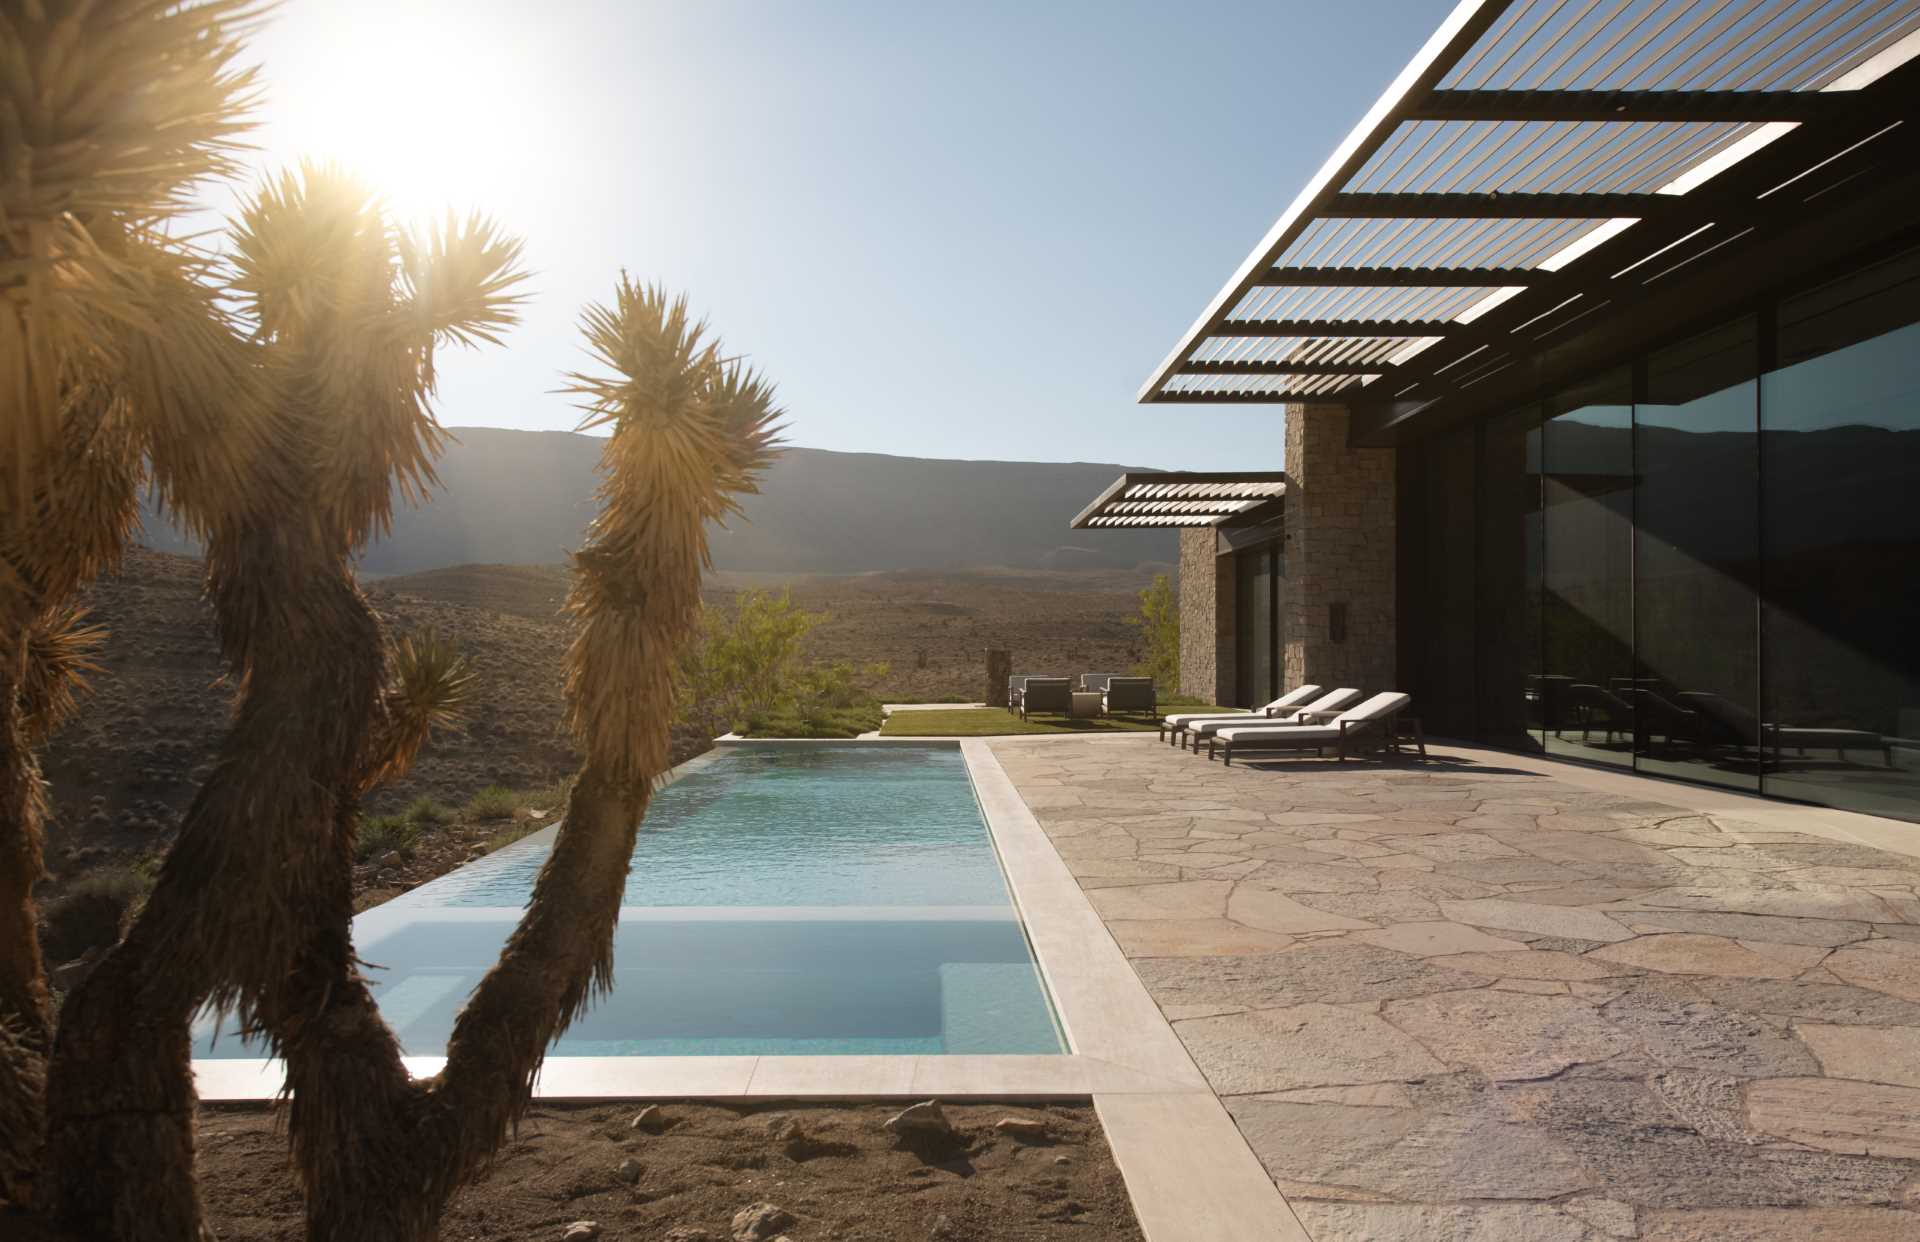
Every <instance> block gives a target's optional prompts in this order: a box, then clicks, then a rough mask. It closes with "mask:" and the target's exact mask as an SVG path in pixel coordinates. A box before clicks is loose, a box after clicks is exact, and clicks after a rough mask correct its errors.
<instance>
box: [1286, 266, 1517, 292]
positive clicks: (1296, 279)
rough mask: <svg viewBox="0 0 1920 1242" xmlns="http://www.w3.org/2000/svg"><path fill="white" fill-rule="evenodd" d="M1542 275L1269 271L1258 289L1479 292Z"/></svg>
mask: <svg viewBox="0 0 1920 1242" xmlns="http://www.w3.org/2000/svg"><path fill="white" fill-rule="evenodd" d="M1539 275H1540V273H1537V272H1534V271H1531V270H1529V269H1526V268H1487V267H1270V268H1268V269H1267V270H1266V271H1265V272H1263V273H1261V274H1260V276H1259V277H1257V278H1256V279H1255V281H1254V284H1255V285H1257V286H1278V287H1290V288H1297V289H1320V288H1333V289H1478V288H1500V287H1502V286H1505V285H1526V284H1531V283H1533V281H1534V280H1535V279H1537V278H1538V277H1539Z"/></svg>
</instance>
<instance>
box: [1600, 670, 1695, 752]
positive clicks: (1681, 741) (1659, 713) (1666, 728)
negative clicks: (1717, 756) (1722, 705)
mask: <svg viewBox="0 0 1920 1242" xmlns="http://www.w3.org/2000/svg"><path fill="white" fill-rule="evenodd" d="M1614 685H1615V688H1616V689H1617V690H1618V691H1619V693H1620V697H1621V698H1622V699H1624V700H1626V701H1627V702H1628V703H1630V704H1632V705H1633V716H1632V720H1633V738H1634V745H1635V746H1637V747H1638V748H1639V749H1640V750H1642V751H1645V752H1648V753H1651V752H1652V751H1653V749H1654V742H1653V739H1654V737H1655V736H1656V735H1657V736H1658V737H1660V738H1661V739H1662V740H1663V743H1664V746H1665V749H1666V751H1668V752H1671V751H1672V750H1673V748H1674V747H1676V746H1681V745H1686V746H1696V745H1700V744H1702V743H1703V741H1704V735H1705V733H1706V725H1707V721H1706V719H1705V718H1704V717H1702V716H1701V715H1700V714H1699V713H1698V712H1696V711H1694V710H1693V709H1692V708H1690V707H1681V706H1680V705H1679V704H1677V703H1674V702H1672V701H1671V700H1669V699H1666V698H1663V697H1661V696H1660V695H1659V694H1657V693H1656V692H1654V691H1652V690H1649V689H1647V688H1646V687H1645V686H1644V685H1641V686H1636V685H1633V684H1631V683H1630V682H1625V681H1616V682H1615V683H1614Z"/></svg>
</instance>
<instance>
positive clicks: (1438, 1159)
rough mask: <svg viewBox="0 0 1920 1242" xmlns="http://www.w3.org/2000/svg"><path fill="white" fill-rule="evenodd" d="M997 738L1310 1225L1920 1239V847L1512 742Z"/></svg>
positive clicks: (1369, 1231) (1138, 966)
mask: <svg viewBox="0 0 1920 1242" xmlns="http://www.w3.org/2000/svg"><path fill="white" fill-rule="evenodd" d="M992 748H993V751H994V754H995V756H996V757H997V758H998V759H999V761H1000V763H1001V765H1002V766H1003V767H1004V769H1005V771H1006V773H1007V775H1008V777H1009V778H1010V779H1011V780H1012V781H1013V783H1014V785H1015V787H1016V788H1017V790H1018V791H1019V793H1020V796H1021V797H1022V798H1023V799H1024V800H1025V801H1026V802H1027V804H1028V805H1029V806H1030V807H1031V808H1032V809H1033V811H1034V814H1035V816H1036V817H1037V818H1038V820H1039V821H1040V823H1041V825H1042V827H1043V828H1044V830H1045V831H1046V833H1047V835H1048V837H1049V838H1050V839H1051V840H1052V842H1053V844H1054V845H1055V847H1056V848H1057V849H1058V850H1059V852H1060V854H1061V856H1062V857H1063V858H1064V859H1065V861H1066V862H1067V865H1068V867H1069V868H1070V869H1071V870H1072V872H1073V874H1074V875H1075V877H1076V878H1078V880H1079V882H1080V884H1081V886H1082V887H1083V888H1084V889H1086V890H1088V894H1089V897H1090V899H1091V900H1092V902H1093V904H1094V906H1095V908H1096V909H1097V910H1098V912H1099V913H1100V915H1101V917H1102V918H1103V919H1104V920H1105V922H1106V925H1107V928H1108V930H1109V931H1110V932H1111V933H1112V935H1113V937H1114V939H1115V940H1116V941H1117V942H1118V944H1119V945H1120V947H1121V949H1122V950H1123V951H1124V952H1125V953H1126V955H1127V956H1128V958H1130V959H1131V961H1132V964H1133V966H1134V968H1135V970H1136V971H1137V972H1138V973H1139V975H1140V977H1141V979H1142V981H1143V982H1144V983H1145V984H1146V986H1147V989H1148V991H1149V993H1150V994H1151V995H1152V996H1153V998H1154V1000H1155V1001H1156V1002H1157V1003H1158V1004H1159V1005H1160V1007H1161V1010H1162V1011H1163V1012H1164V1013H1165V1014H1166V1016H1167V1018H1168V1019H1169V1020H1171V1021H1172V1022H1173V1023H1174V1029H1175V1030H1176V1032H1177V1033H1178V1034H1179V1036H1180V1037H1181V1039H1182V1040H1183V1041H1184V1042H1185V1044H1186V1047H1187V1049H1188V1051H1189V1053H1190V1054H1191V1055H1192V1056H1193V1058H1194V1060H1195V1062H1196V1063H1197V1064H1198V1065H1199V1067H1200V1068H1201V1070H1202V1071H1203V1072H1204V1074H1205V1075H1206V1077H1207V1079H1208V1082H1209V1083H1210V1085H1211V1086H1212V1087H1213V1089H1214V1090H1215V1091H1216V1092H1217V1093H1218V1094H1219V1095H1220V1097H1221V1098H1222V1100H1224V1101H1225V1103H1226V1105H1227V1107H1228V1109H1229V1111H1230V1112H1231V1113H1232V1115H1233V1117H1234V1119H1235V1121H1236V1122H1237V1123H1238V1124H1239V1126H1240V1129H1241V1131H1242V1133H1243V1134H1244V1135H1245V1137H1246V1139H1247V1141H1248V1143H1249V1144H1250V1145H1251V1146H1252V1148H1253V1150H1254V1152H1255V1153H1256V1154H1257V1155H1258V1156H1259V1158H1260V1160H1261V1161H1262V1162H1263V1163H1264V1164H1265V1165H1266V1167H1267V1170H1268V1172H1269V1173H1270V1174H1271V1175H1272V1176H1273V1179H1274V1181H1275V1182H1276V1184H1277V1185H1278V1186H1279V1187H1280V1189H1281V1191H1282V1192H1283V1193H1284V1194H1285V1195H1286V1196H1287V1198H1288V1200H1289V1202H1290V1203H1291V1205H1292V1207H1293V1209H1294V1211H1295V1213H1296V1214H1297V1215H1298V1217H1299V1219H1300V1220H1301V1222H1302V1223H1303V1224H1304V1225H1305V1227H1306V1229H1307V1231H1308V1232H1309V1234H1311V1236H1312V1237H1313V1238H1314V1239H1315V1242H1335V1240H1339V1242H1347V1240H1355V1242H1357V1240H1360V1239H1366V1240H1368V1242H1393V1240H1401V1239H1405V1240H1412V1239H1421V1240H1423V1242H1425V1240H1437V1242H1469V1240H1471V1242H1523V1240H1524V1242H1603V1240H1606V1239H1615V1238H1640V1239H1648V1240H1657V1242H1708V1240H1710V1239H1711V1240H1713V1242H1789V1240H1792V1242H1801V1240H1803V1239H1822V1240H1826V1242H1840V1240H1842V1239H1846V1240H1849V1242H1850V1240H1853V1239H1861V1240H1866V1239H1874V1240H1876V1242H1911V1240H1920V888H1917V887H1916V886H1920V858H1915V857H1912V856H1909V855H1907V854H1904V853H1893V852H1889V851H1886V850H1881V849H1875V848H1872V847H1869V846H1866V845H1862V844H1859V843H1857V842H1853V841H1842V840H1836V839H1835V837H1836V836H1837V835H1839V834H1838V833H1836V832H1832V831H1827V832H1824V833H1816V832H1814V831H1793V830H1788V829H1784V828H1782V827H1781V822H1782V817H1781V814H1780V811H1781V809H1782V808H1779V807H1777V806H1772V807H1768V808H1766V813H1765V814H1763V815H1761V814H1756V816H1755V818H1754V819H1752V820H1742V819H1738V818H1734V817H1731V816H1729V815H1727V814H1726V813H1725V812H1724V810H1723V809H1722V808H1723V807H1724V805H1725V803H1726V802H1727V798H1726V797H1725V796H1724V795H1719V794H1713V793H1708V794H1706V795H1705V797H1704V799H1694V798H1692V797H1691V796H1690V795H1689V794H1688V793H1687V792H1686V791H1684V790H1681V789H1678V788H1677V787H1675V786H1672V785H1667V784H1662V783H1657V782H1651V781H1638V780H1635V781H1631V782H1630V783H1623V782H1622V781H1621V779H1620V778H1618V777H1609V778H1607V780H1608V782H1609V783H1608V784H1606V786H1605V790H1606V791H1605V792H1602V791H1600V790H1597V789H1595V788H1591V787H1583V785H1582V783H1580V781H1579V780H1578V779H1577V777H1576V779H1557V778H1555V777H1551V776H1547V775H1542V774H1541V773H1540V772H1539V771H1534V770H1527V769H1528V768H1538V767H1540V766H1541V765H1538V764H1531V763H1526V764H1522V763H1519V762H1514V763H1507V762H1503V760H1502V757H1501V756H1498V755H1497V754H1494V753H1492V752H1477V753H1475V755H1474V758H1473V759H1472V760H1467V759H1460V758H1456V759H1451V760H1449V759H1441V760H1439V761H1436V762H1432V763H1429V764H1426V765H1412V764H1408V765H1403V766H1386V765H1378V764H1372V763H1365V764H1354V763H1349V764H1345V765H1340V764H1336V763H1334V762H1332V761H1324V762H1323V761H1319V760H1313V759H1283V760H1279V761H1277V762H1272V763H1265V764H1255V765H1252V766H1248V767H1242V766H1239V765H1236V766H1234V767H1233V768H1230V769H1229V768H1225V767H1223V766H1222V765H1220V764H1218V763H1209V762H1207V761H1206V760H1205V759H1204V758H1202V757H1197V756H1194V755H1192V754H1189V753H1185V752H1180V751H1175V750H1172V749H1170V748H1168V747H1166V746H1164V745H1161V744H1158V743H1156V742H1155V741H1154V740H1153V739H1152V738H1151V737H1103V738H1098V739H1084V738H1007V739H1000V740H996V741H994V742H993V743H992ZM1592 784H1593V782H1586V785H1589V786H1591V785H1592ZM1688 802H1697V803H1698V805H1712V806H1713V807H1714V808H1715V810H1714V813H1711V814H1707V813H1701V812H1700V811H1697V810H1690V809H1689V808H1688V806H1687V805H1685V804H1686V803H1688ZM1753 805H1754V806H1755V807H1756V808H1758V807H1760V805H1761V804H1758V803H1754V804H1753ZM1785 809H1786V810H1789V811H1791V810H1792V809H1791V808H1785ZM1796 814H1797V813H1796ZM1804 816H1805V819H1806V825H1807V826H1808V827H1812V826H1813V822H1814V821H1815V820H1820V821H1821V822H1823V823H1824V822H1826V821H1828V820H1831V819H1833V818H1834V817H1835V813H1832V812H1806V813H1804ZM1863 822H1866V823H1868V824H1869V825H1871V826H1874V828H1875V830H1876V831H1880V832H1885V831H1887V829H1888V825H1887V823H1886V821H1863ZM1896 831H1898V830H1896ZM1912 832H1913V834H1914V837H1915V838H1916V839H1917V840H1920V825H1916V826H1913V827H1912Z"/></svg>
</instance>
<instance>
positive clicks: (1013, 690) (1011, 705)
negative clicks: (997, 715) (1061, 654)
mask: <svg viewBox="0 0 1920 1242" xmlns="http://www.w3.org/2000/svg"><path fill="white" fill-rule="evenodd" d="M1035 676H1036V675H1035V674H1032V673H1022V674H1019V675H1016V676H1013V677H1009V678H1007V710H1008V711H1009V712H1017V711H1019V710H1020V699H1021V697H1022V696H1023V695H1025V694H1026V692H1027V683H1028V682H1030V681H1032V680H1033V679H1034V677H1035Z"/></svg>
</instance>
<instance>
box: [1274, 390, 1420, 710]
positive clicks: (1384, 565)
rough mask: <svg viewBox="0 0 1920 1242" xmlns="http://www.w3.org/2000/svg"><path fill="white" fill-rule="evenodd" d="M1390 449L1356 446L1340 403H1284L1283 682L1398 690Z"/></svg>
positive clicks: (1400, 688)
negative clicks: (1350, 442)
mask: <svg viewBox="0 0 1920 1242" xmlns="http://www.w3.org/2000/svg"><path fill="white" fill-rule="evenodd" d="M1393 462H1394V458H1393V450H1392V449H1387V448H1350V447H1349V446H1348V444H1347V412H1346V409H1345V408H1344V407H1341V406H1304V405H1290V406H1288V407H1287V480H1288V482H1287V502H1286V522H1287V527H1286V538H1285V542H1284V544H1283V547H1284V549H1285V552H1286V561H1287V563H1286V583H1285V585H1284V587H1283V590H1284V592H1285V596H1286V598H1285V600H1284V601H1283V603H1282V607H1281V611H1282V613H1283V614H1284V617H1285V630H1284V631H1283V635H1282V642H1283V644H1284V648H1285V652H1284V659H1285V661H1286V684H1287V685H1288V686H1297V685H1299V684H1301V683H1302V682H1307V681H1312V682H1316V683H1318V684H1320V685H1322V686H1325V687H1327V688H1328V689H1332V688H1333V687H1335V686H1355V687H1358V688H1359V689H1361V690H1365V691H1367V692H1368V693H1373V692H1374V691H1378V690H1402V689H1406V687H1404V686H1400V685H1398V684H1396V682H1397V678H1398V675H1399V674H1398V669H1397V667H1396V664H1397V661H1396V652H1395V638H1394V615H1395V614H1394V472H1393Z"/></svg>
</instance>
